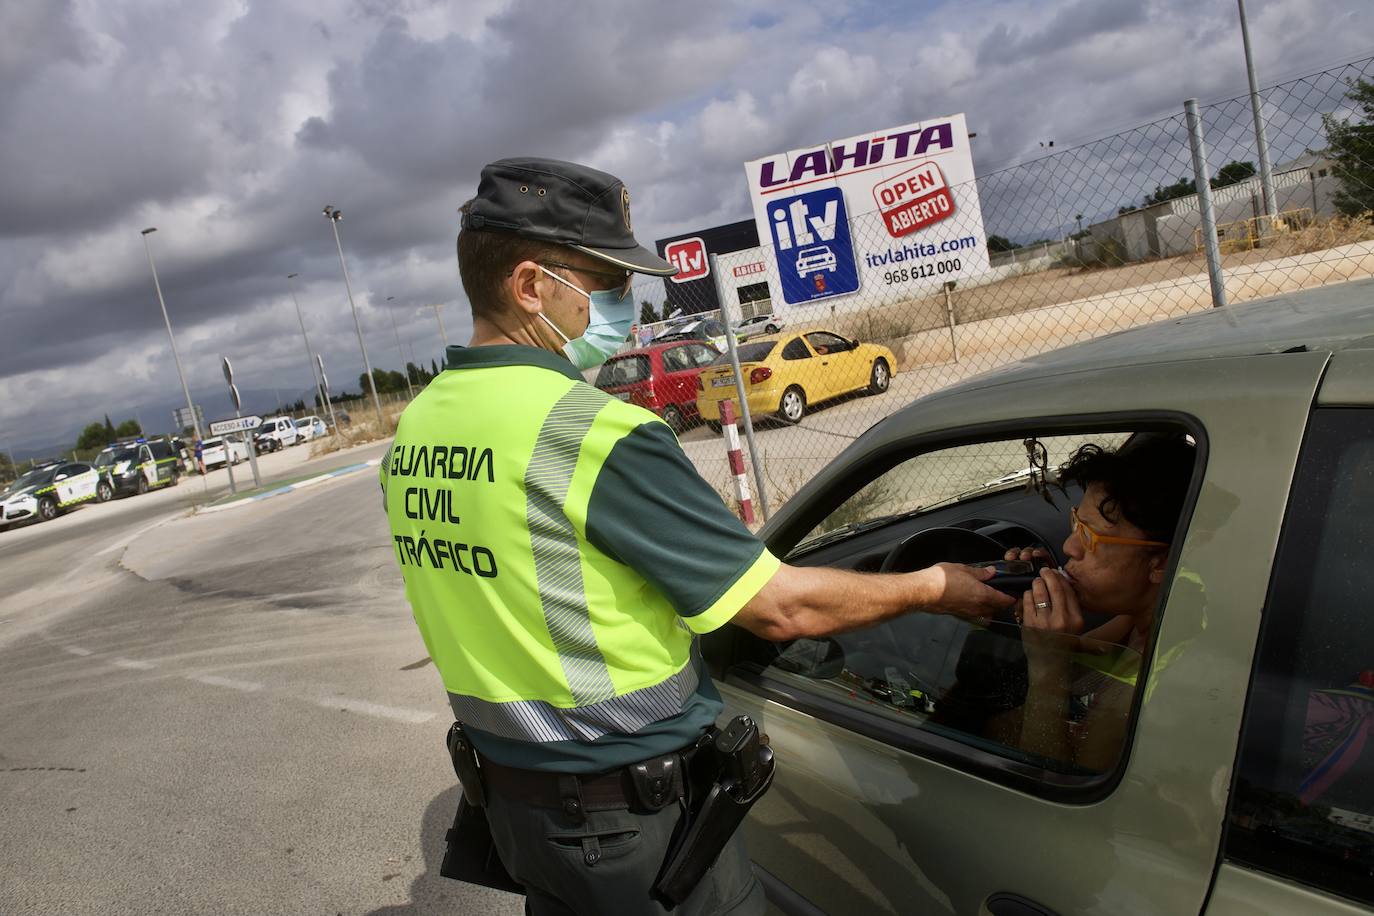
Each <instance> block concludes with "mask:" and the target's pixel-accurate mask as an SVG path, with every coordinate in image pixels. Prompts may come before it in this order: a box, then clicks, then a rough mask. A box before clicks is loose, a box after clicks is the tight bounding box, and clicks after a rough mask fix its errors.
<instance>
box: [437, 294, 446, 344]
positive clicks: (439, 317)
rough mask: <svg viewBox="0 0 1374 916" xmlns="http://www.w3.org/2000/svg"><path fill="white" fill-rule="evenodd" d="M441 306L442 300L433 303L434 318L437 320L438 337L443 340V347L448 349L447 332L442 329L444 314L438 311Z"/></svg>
mask: <svg viewBox="0 0 1374 916" xmlns="http://www.w3.org/2000/svg"><path fill="white" fill-rule="evenodd" d="M443 307H444V304H443V303H442V302H436V303H434V319H435V320H436V321H438V322H439V338H440V339H441V340H442V341H443V342H444V349H448V334H447V332H445V331H444V316H443V315H441V314H440V313H439V310H440V309H441V308H443Z"/></svg>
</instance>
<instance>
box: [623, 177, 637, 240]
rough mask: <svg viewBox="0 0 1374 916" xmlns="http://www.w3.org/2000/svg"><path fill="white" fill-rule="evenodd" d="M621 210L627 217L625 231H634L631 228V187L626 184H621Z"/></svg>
mask: <svg viewBox="0 0 1374 916" xmlns="http://www.w3.org/2000/svg"><path fill="white" fill-rule="evenodd" d="M620 211H621V213H622V214H623V215H624V217H625V231H626V232H633V231H634V230H633V229H631V228H630V189H629V188H627V187H625V186H624V185H621V186H620Z"/></svg>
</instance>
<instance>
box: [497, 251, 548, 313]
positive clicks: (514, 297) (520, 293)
mask: <svg viewBox="0 0 1374 916" xmlns="http://www.w3.org/2000/svg"><path fill="white" fill-rule="evenodd" d="M542 279H544V271H543V270H542V269H540V267H539V265H538V264H536V263H535V262H534V261H521V262H520V263H519V264H516V265H515V269H514V270H512V271H511V272H510V277H508V278H507V280H506V292H507V294H508V295H509V297H510V301H511V302H513V303H515V306H516V308H518V309H520V311H522V312H525V313H526V314H529V315H537V314H539V313H540V312H542V311H543V310H544V301H543V296H542V294H541V291H540V285H539V281H540V280H542Z"/></svg>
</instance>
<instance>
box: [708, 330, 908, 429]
mask: <svg viewBox="0 0 1374 916" xmlns="http://www.w3.org/2000/svg"><path fill="white" fill-rule="evenodd" d="M739 362H740V372H741V373H742V374H743V376H744V384H745V389H746V392H747V394H748V398H749V412H750V414H751V415H753V416H754V417H764V416H768V415H770V414H772V415H775V416H776V417H777V418H778V419H780V420H782V421H783V422H785V423H796V422H798V421H800V420H801V418H802V417H803V416H804V415H805V414H806V409H807V406H808V405H812V404H817V403H819V402H821V401H828V400H830V399H831V398H837V397H840V396H842V395H846V394H851V393H853V392H856V391H866V392H868V393H869V394H881V393H882V392H884V391H886V390H887V386H888V384H889V383H891V381H892V376H893V375H895V374H896V372H897V360H896V358H895V357H893V355H892V351H891V350H889V349H888V348H887V347H884V346H882V345H881V344H872V343H862V342H860V341H857V340H850V339H849V338H846V337H841V336H840V335H839V334H836V333H834V332H833V331H827V330H824V329H822V328H803V329H801V330H798V331H789V332H787V333H784V334H769V335H767V336H765V337H755V338H753V339H751V340H749V341H747V342H745V343H742V344H740V345H739ZM726 398H730V399H732V400H734V401H735V403H736V409H738V404H739V393H738V392H737V391H736V390H735V378H734V371H733V370H732V369H731V368H730V361H729V357H728V356H726V355H725V354H724V353H722V354H721V355H720V358H719V359H717V360H716V361H715V362H714V363H712V364H711V365H710V367H708V368H707V369H706V370H705V371H704V372H702V373H701V375H699V376H697V409H698V410H699V411H700V412H701V417H702V419H703V420H705V421H706V423H707V425H708V426H710V427H711V429H712V430H715V431H717V432H718V431H719V430H720V402H721V401H723V400H724V399H726Z"/></svg>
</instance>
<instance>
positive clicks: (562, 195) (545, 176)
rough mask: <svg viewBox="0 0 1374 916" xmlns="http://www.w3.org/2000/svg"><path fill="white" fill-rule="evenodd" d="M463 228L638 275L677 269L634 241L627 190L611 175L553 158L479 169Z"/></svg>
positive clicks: (666, 273) (505, 161) (665, 273)
mask: <svg viewBox="0 0 1374 916" xmlns="http://www.w3.org/2000/svg"><path fill="white" fill-rule="evenodd" d="M467 210H468V212H467V213H465V214H463V228H464V229H476V230H480V231H496V232H513V233H515V234H516V235H518V236H520V237H521V238H526V239H537V240H539V241H543V242H554V243H557V244H559V245H567V246H568V247H569V248H576V249H577V250H578V251H582V252H585V253H586V254H589V255H591V256H592V257H594V258H599V259H601V260H603V261H607V262H609V263H611V264H614V265H615V266H617V267H623V268H626V269H627V270H633V271H636V272H637V273H642V274H654V275H656V276H660V277H667V276H671V275H673V274H675V273H677V268H676V267H674V266H673V265H672V264H669V263H668V262H667V261H665V260H663V259H662V258H660V257H659V256H658V255H656V254H654V253H653V252H651V251H649V250H648V249H647V248H645V247H644V246H642V245H640V244H639V242H637V241H635V237H634V233H633V232H631V230H630V192H629V191H627V190H625V185H624V183H623V182H621V180H620V179H619V178H616V177H615V176H614V175H607V174H606V173H605V172H598V171H597V170H596V169H592V168H588V167H587V166H585V165H578V164H576V163H574V162H560V161H559V160H557V159H501V160H499V161H497V162H493V163H491V164H490V165H488V166H487V167H486V168H484V169H482V180H481V181H480V182H479V183H478V185H477V196H476V197H475V198H474V199H473V201H472V204H471V205H470V206H469V207H468V208H467Z"/></svg>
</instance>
